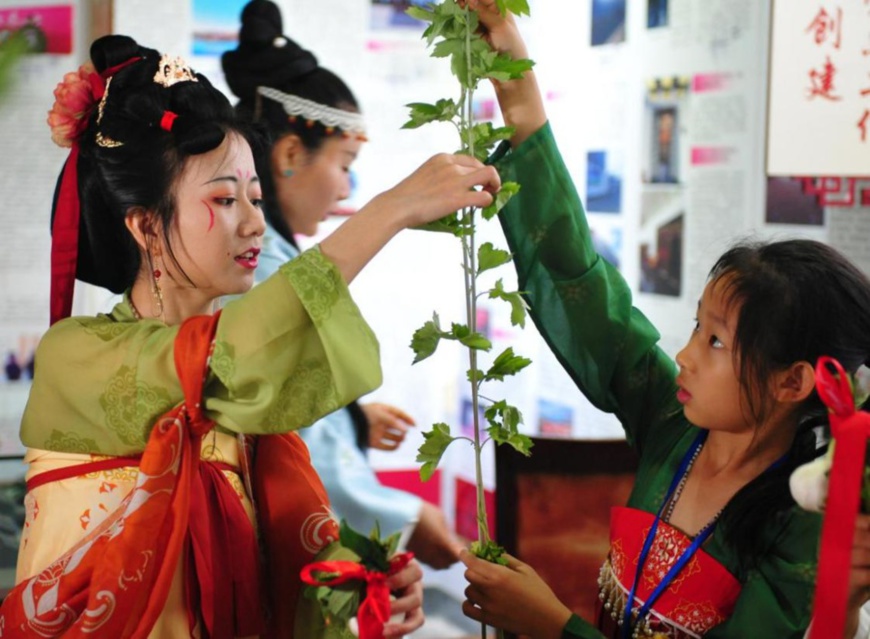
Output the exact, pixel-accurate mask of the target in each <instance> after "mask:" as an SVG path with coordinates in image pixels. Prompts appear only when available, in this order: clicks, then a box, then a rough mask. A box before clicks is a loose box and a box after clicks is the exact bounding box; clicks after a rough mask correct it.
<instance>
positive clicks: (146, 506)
mask: <svg viewBox="0 0 870 639" xmlns="http://www.w3.org/2000/svg"><path fill="white" fill-rule="evenodd" d="M217 319H218V315H217V314H216V315H213V316H201V317H194V318H191V319H189V320H187V321H186V322H184V324H183V325H182V326H181V327H180V329H179V332H178V336H177V338H176V341H175V352H174V354H175V367H176V371H177V373H178V377H179V380H180V382H181V387H182V390H183V392H184V403H183V404H182V405H180V406H178V407H177V408H174V409H172V410H171V411H169V412H168V413H166V414H165V415H163V416H162V417H160V418H159V419H158V420H157V422H156V423H155V425H154V427H153V429H152V431H151V435H150V437H149V439H148V443H147V445H146V447H145V451H144V452H143V454H142V458H141V461H140V462H139V469H140V471H139V475H138V479H137V481H136V485H135V487H134V489H133V490H132V491H131V493H130V494H129V495H128V496H127V497H126V498H125V500H124V501H123V502H122V504H121V506H120V507H119V508H118V509H117V510H116V511H115V512H113V513H112V514H111V515H109V517H107V519H106V520H105V521H104V522H103V523H102V524H101V525H100V526H99V527H98V528H97V529H96V530H94V531H93V532H92V533H91V534H90V535H88V536H86V537H85V538H84V539H82V540H81V541H80V542H79V543H78V544H76V545H75V546H74V547H73V548H71V549H70V550H69V551H68V552H67V553H66V554H64V555H63V556H62V557H60V558H59V559H57V560H56V561H55V562H54V563H52V564H51V565H50V566H48V567H47V568H46V569H45V570H43V571H42V572H41V573H39V574H38V575H35V576H33V577H31V578H30V579H27V580H25V581H23V582H21V583H20V584H18V585H17V586H16V587H15V588H14V589H13V590H12V592H10V593H9V595H8V596H7V597H6V599H5V600H4V601H3V605H2V608H0V628H3V629H4V630H5V632H6V633H9V634H10V635H11V636H16V637H24V638H26V637H61V636H62V637H65V638H73V637H81V638H84V637H94V636H100V637H119V638H127V637H130V638H144V637H147V635H148V633H149V632H150V630H151V628H152V627H153V626H154V623H155V621H156V620H157V618H158V617H159V615H160V614H161V611H162V610H163V607H164V605H165V603H166V598H167V596H168V593H169V589H170V585H171V582H172V578H173V575H174V573H175V570H176V567H177V565H178V562H179V560H180V558H181V557H182V552H183V549H184V547H185V544H191V545H192V546H193V553H194V554H196V555H197V557H196V563H195V569H196V570H197V571H199V572H201V573H206V574H205V575H202V574H201V575H200V576H199V586H200V588H199V590H200V592H198V593H197V594H198V596H200V597H204V596H208V595H209V594H211V593H203V592H201V590H202V584H203V583H206V582H207V579H208V577H209V576H210V575H211V573H212V572H213V569H214V566H213V564H212V563H211V562H210V561H209V559H210V558H213V557H214V555H216V554H217V550H216V547H214V546H210V545H209V544H210V543H211V542H212V541H213V540H214V534H213V532H212V531H214V530H215V529H216V528H218V527H220V522H219V520H220V514H217V515H216V514H215V513H216V511H215V510H213V509H212V510H210V512H209V514H208V518H209V519H208V522H206V523H205V524H203V522H201V521H200V522H198V524H199V527H200V528H201V529H202V528H207V529H208V530H206V541H205V542H203V541H202V538H200V540H199V541H196V540H192V539H191V537H190V536H189V525H188V524H189V522H190V513H191V507H192V506H194V507H196V508H198V509H201V508H202V507H203V504H202V501H201V499H202V496H203V495H206V496H209V497H213V496H214V493H213V491H215V490H216V491H218V492H222V488H221V486H220V485H219V481H220V480H219V479H216V478H214V477H213V476H214V474H215V473H217V471H216V470H209V469H207V468H205V467H204V468H203V470H204V471H205V472H204V473H201V470H200V463H199V462H200V444H201V440H202V436H203V435H204V434H205V433H207V432H208V431H209V430H211V428H213V426H214V423H213V422H211V421H209V420H208V419H206V418H205V416H204V414H203V412H202V407H201V398H202V389H203V384H204V382H205V372H206V370H207V364H208V358H209V356H210V355H211V349H212V341H213V338H214V331H215V327H216V326H217ZM218 474H219V473H218ZM209 477H211V479H209ZM215 482H218V483H215ZM197 495H199V499H197ZM225 501H227V500H225ZM228 507H229V509H230V513H229V514H230V515H231V516H234V515H235V514H236V513H237V511H235V510H233V509H234V508H236V507H238V508H239V509H240V508H241V505H240V504H232V503H230V504H229V505H228ZM200 512H201V511H200ZM226 525H227V528H228V529H229V533H228V535H225V536H227V537H230V538H232V537H233V534H234V532H236V531H238V530H239V525H238V522H237V521H236V522H231V523H229V524H226ZM248 528H251V527H250V524H249V523H248ZM209 535H210V536H209ZM249 535H250V539H249V540H248V541H250V540H253V530H252V529H251V531H250V533H249ZM234 541H235V540H234ZM218 543H220V541H219V540H218ZM223 559H226V557H224V558H223ZM243 560H244V561H249V560H250V557H243ZM246 570H247V572H246V573H245V574H244V576H243V578H242V582H243V583H244V584H245V585H246V586H247V587H249V590H248V592H246V593H242V594H243V595H246V596H248V597H251V596H252V597H254V601H255V602H256V586H257V581H256V559H255V558H254V565H253V566H247V568H246ZM251 571H253V577H252V573H251ZM232 576H233V579H236V583H235V584H234V585H232V584H231V585H230V588H233V587H234V586H235V587H236V588H237V587H238V586H239V585H240V583H239V581H238V579H237V575H236V574H235V573H234V574H233V575H232ZM203 577H205V579H204V578H203ZM252 578H253V583H252V584H251V579H252ZM187 581H188V582H189V581H190V578H188V580H187ZM215 581H220V580H219V579H216V580H215ZM251 586H252V587H253V592H251V590H250V587H251ZM215 588H222V586H221V585H220V584H215ZM225 590H226V589H224V592H225ZM214 601H219V599H213V600H212V603H207V602H205V601H203V602H202V603H203V607H204V609H203V612H209V611H208V610H207V608H209V607H212V608H220V606H217V605H215V604H214V603H213V602H214ZM239 603H240V602H239V601H235V600H234V601H232V603H231V607H232V608H236V607H237V606H238V605H239ZM243 603H244V602H243ZM196 612H199V611H196ZM226 612H227V611H225V610H218V611H211V613H210V614H209V615H205V616H204V619H203V621H204V624H205V630H206V633H207V634H210V633H209V631H213V632H214V634H213V635H212V636H232V633H233V631H234V626H236V628H235V629H236V630H239V629H241V630H244V631H245V632H248V631H249V630H252V629H256V627H257V626H258V624H259V619H252V618H251V615H250V609H249V610H247V611H243V612H242V613H240V612H239V611H238V610H235V609H234V610H231V611H230V613H229V614H230V624H229V628H226V627H221V626H222V625H223V623H224V621H225V620H226ZM233 613H235V619H234V618H233ZM246 613H247V616H244V614H246ZM240 614H241V615H242V619H241V621H240V620H239V616H240ZM255 631H256V630H255Z"/></svg>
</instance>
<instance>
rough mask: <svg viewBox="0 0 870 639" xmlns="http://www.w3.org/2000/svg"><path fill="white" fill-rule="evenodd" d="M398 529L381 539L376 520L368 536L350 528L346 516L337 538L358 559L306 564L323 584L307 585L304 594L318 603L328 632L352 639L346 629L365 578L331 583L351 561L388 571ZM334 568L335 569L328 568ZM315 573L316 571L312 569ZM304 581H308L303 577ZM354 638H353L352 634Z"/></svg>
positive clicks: (337, 638) (359, 600)
mask: <svg viewBox="0 0 870 639" xmlns="http://www.w3.org/2000/svg"><path fill="white" fill-rule="evenodd" d="M400 536H401V533H395V534H394V535H390V536H389V537H387V538H386V539H381V531H380V527H379V526H378V524H377V523H376V524H375V527H374V528H373V529H372V531H371V533H369V536H368V537H366V536H365V535H363V534H361V533H359V532H357V531H356V530H354V529H353V528H351V527H350V526H349V525H348V523H347V522H346V521H345V520H342V521H341V525H340V526H339V542H340V543H341V545H342V546H344V547H345V548H346V549H348V550H350V551H351V552H353V553H354V554H355V555H356V556H357V557H359V560H358V562H348V561H333V562H319V563H315V564H312V565H310V566H309V568H313V569H314V570H312V571H311V573H312V574H311V576H312V577H313V578H314V579H312V581H314V580H316V581H317V582H319V583H321V584H322V585H309V586H308V587H307V588H306V589H305V596H306V597H307V598H309V599H313V600H315V601H317V602H318V603H319V604H320V609H321V612H322V613H323V617H324V619H325V621H326V624H327V626H328V628H329V630H330V632H329V636H330V637H334V638H335V639H351V638H354V634H353V633H352V632H351V631H350V629H349V624H350V621H351V619H353V618H354V617H356V616H357V615H358V614H359V612H360V605H361V603H362V600H363V594H364V593H365V592H366V588H367V586H366V581H364V580H362V578H360V577H359V576H356V577H354V578H353V579H351V580H348V581H343V582H341V583H330V582H333V581H337V580H340V579H341V578H342V576H347V572H346V571H347V570H348V569H349V568H351V567H352V566H353V565H354V564H359V565H361V566H362V567H363V568H365V570H366V571H371V572H377V573H383V574H384V575H387V574H390V573H391V571H392V569H393V567H392V566H391V563H390V559H392V558H393V557H394V556H395V555H396V550H397V549H398V546H399V537H400ZM331 569H334V572H330V570H331ZM315 572H316V573H317V574H316V575H315V574H314V573H315ZM303 580H305V581H306V583H311V581H309V580H308V579H306V578H305V577H304V573H303ZM354 639H355V638H354Z"/></svg>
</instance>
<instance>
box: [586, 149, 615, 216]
mask: <svg viewBox="0 0 870 639" xmlns="http://www.w3.org/2000/svg"><path fill="white" fill-rule="evenodd" d="M586 210H587V211H589V212H590V213H619V212H620V211H621V210H622V162H621V161H620V157H619V154H617V153H614V152H612V151H588V152H587V153H586Z"/></svg>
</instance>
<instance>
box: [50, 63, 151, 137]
mask: <svg viewBox="0 0 870 639" xmlns="http://www.w3.org/2000/svg"><path fill="white" fill-rule="evenodd" d="M141 59H142V58H141V57H138V56H136V57H132V58H130V59H129V60H127V61H126V62H122V63H121V64H118V65H116V66H114V67H111V68H109V69H106V70H105V71H103V72H102V73H97V70H96V69H95V68H94V65H93V64H91V63H90V62H86V63H85V64H83V65H82V66H80V67H79V68H78V70H77V71H71V72H70V73H67V74H65V75H64V76H63V80H61V81H60V82H59V83H58V85H57V87H55V89H54V105H53V106H52V107H51V110H50V111H49V112H48V126H49V127H50V128H51V140H52V142H54V143H55V144H57V145H58V146H60V147H63V148H65V149H69V148H71V147H72V145H73V142H75V141H77V140H78V139H79V137H80V136H81V134H82V133H84V130H85V129H86V128H87V126H88V117H89V116H90V114H91V111H93V109H94V105H95V104H97V103H98V102H99V101H100V100H101V99H102V97H103V95H104V94H105V92H106V79H107V78H111V77H112V76H113V75H115V73H116V72H117V71H120V70H121V69H123V68H124V67H126V66H127V65H129V64H133V63H134V62H136V61H138V60H141Z"/></svg>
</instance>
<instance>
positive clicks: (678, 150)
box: [642, 77, 689, 184]
mask: <svg viewBox="0 0 870 639" xmlns="http://www.w3.org/2000/svg"><path fill="white" fill-rule="evenodd" d="M688 95H689V79H688V78H680V77H662V78H655V79H653V80H651V81H650V82H649V83H648V85H647V96H646V104H645V117H644V130H645V131H646V134H645V135H644V140H643V145H644V147H645V149H646V151H645V153H644V157H645V167H644V169H643V175H642V177H643V181H644V182H648V183H652V184H679V182H680V181H681V178H682V171H681V168H682V167H681V158H682V150H683V149H682V147H681V144H682V137H683V136H682V132H683V131H682V126H683V122H684V121H685V119H686V113H685V111H686V106H687V103H688Z"/></svg>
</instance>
